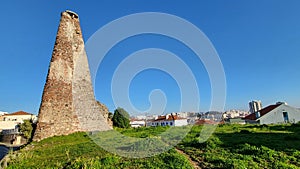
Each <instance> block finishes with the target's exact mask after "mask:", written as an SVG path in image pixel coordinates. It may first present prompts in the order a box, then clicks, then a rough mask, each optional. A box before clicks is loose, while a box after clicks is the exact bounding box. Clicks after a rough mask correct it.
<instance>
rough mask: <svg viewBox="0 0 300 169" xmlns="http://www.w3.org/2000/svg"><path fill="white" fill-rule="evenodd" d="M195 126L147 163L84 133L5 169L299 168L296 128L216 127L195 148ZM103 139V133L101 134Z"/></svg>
mask: <svg viewBox="0 0 300 169" xmlns="http://www.w3.org/2000/svg"><path fill="white" fill-rule="evenodd" d="M167 129H168V128H162V127H158V128H140V129H117V130H118V131H119V132H120V133H122V134H124V135H126V136H131V137H143V138H146V137H150V138H151V137H155V138H159V139H161V138H160V137H158V135H159V134H160V133H162V132H163V131H165V130H167ZM201 129H202V126H194V127H193V128H192V130H191V131H190V133H189V134H188V135H187V136H186V137H185V138H184V139H183V140H182V141H181V143H180V144H178V145H177V146H176V149H177V151H176V149H175V148H173V149H171V150H169V151H167V152H165V153H162V154H159V155H156V156H153V157H148V158H136V159H134V158H125V157H120V156H117V155H114V154H111V153H108V152H106V151H105V150H103V149H102V148H100V147H99V146H98V145H97V144H95V143H94V142H93V141H92V140H91V138H90V137H89V136H88V134H87V133H75V134H71V135H68V136H60V137H52V138H48V139H45V140H43V141H41V142H38V143H37V142H33V143H31V144H30V145H28V146H27V147H25V148H24V149H22V150H20V151H19V152H17V153H15V154H12V155H10V158H12V160H11V161H9V162H8V168H14V169H16V168H193V167H192V166H193V165H195V164H196V165H198V166H200V167H201V168H299V167H298V166H300V160H299V159H300V144H299V141H300V125H299V124H293V125H289V124H287V125H270V126H266V125H262V126H256V125H244V126H243V125H219V126H218V128H217V129H216V131H215V132H214V134H213V135H212V137H210V138H209V140H208V141H207V142H204V143H199V135H200V134H199V133H200V131H201ZM99 134H103V133H99Z"/></svg>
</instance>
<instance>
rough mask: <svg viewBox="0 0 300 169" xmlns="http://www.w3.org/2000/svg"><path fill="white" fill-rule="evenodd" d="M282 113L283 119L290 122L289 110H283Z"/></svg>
mask: <svg viewBox="0 0 300 169" xmlns="http://www.w3.org/2000/svg"><path fill="white" fill-rule="evenodd" d="M282 114H283V120H284V122H289V115H288V112H282Z"/></svg>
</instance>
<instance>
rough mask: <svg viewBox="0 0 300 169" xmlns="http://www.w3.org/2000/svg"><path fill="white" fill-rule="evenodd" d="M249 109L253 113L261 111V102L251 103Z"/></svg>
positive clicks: (254, 101)
mask: <svg viewBox="0 0 300 169" xmlns="http://www.w3.org/2000/svg"><path fill="white" fill-rule="evenodd" d="M249 108H250V112H251V113H254V112H257V111H259V110H260V109H262V105H261V101H260V100H253V101H251V102H249Z"/></svg>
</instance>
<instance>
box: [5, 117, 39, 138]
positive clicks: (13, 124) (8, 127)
mask: <svg viewBox="0 0 300 169" xmlns="http://www.w3.org/2000/svg"><path fill="white" fill-rule="evenodd" d="M24 120H32V121H33V122H36V120H37V117H36V115H33V114H30V113H26V112H23V111H18V112H15V113H11V114H4V115H3V116H1V121H0V131H1V132H2V133H5V134H9V133H12V132H18V130H19V129H18V125H19V124H22V123H23V122H24Z"/></svg>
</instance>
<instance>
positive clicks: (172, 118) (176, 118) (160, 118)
mask: <svg viewBox="0 0 300 169" xmlns="http://www.w3.org/2000/svg"><path fill="white" fill-rule="evenodd" d="M180 119H184V118H181V117H178V116H177V115H172V114H171V115H169V116H168V118H167V116H158V117H157V119H155V120H154V121H162V120H180Z"/></svg>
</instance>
